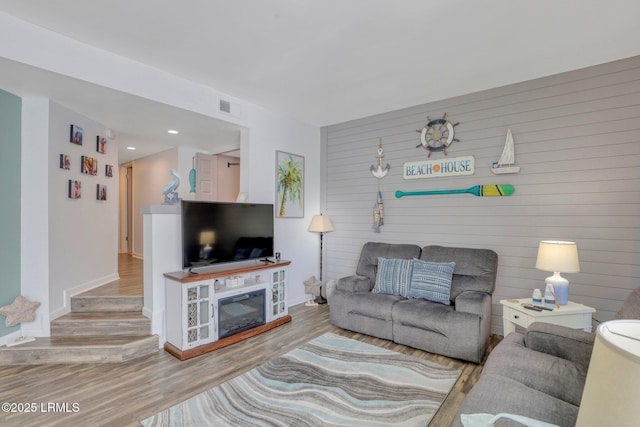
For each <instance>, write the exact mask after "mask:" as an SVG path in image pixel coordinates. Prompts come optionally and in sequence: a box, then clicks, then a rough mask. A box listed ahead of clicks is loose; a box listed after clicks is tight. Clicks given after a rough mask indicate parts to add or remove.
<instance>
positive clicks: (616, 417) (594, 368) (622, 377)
mask: <svg viewBox="0 0 640 427" xmlns="http://www.w3.org/2000/svg"><path fill="white" fill-rule="evenodd" d="M638 396H640V320H612V321H609V322H605V323H602V324H601V325H600V326H598V329H597V331H596V340H595V343H594V346H593V353H592V354H591V362H590V363H589V371H588V372H587V380H586V382H585V386H584V392H583V394H582V401H581V402H580V410H579V411H578V421H577V422H576V426H578V427H591V426H616V427H627V426H629V427H632V426H633V427H635V426H637V425H639V418H638V406H639V405H638V404H639V402H640V400H639V397H638Z"/></svg>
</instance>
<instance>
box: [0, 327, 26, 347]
mask: <svg viewBox="0 0 640 427" xmlns="http://www.w3.org/2000/svg"><path fill="white" fill-rule="evenodd" d="M21 336H22V332H21V331H19V330H18V331H15V332H11V333H10V334H7V335H4V336H2V337H0V346H4V345H7V344H10V343H12V342H14V341H15V340H17V339H18V338H20V337H21Z"/></svg>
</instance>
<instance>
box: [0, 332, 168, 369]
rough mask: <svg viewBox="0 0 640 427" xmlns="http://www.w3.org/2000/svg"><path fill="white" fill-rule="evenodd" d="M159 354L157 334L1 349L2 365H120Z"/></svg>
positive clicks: (41, 340)
mask: <svg viewBox="0 0 640 427" xmlns="http://www.w3.org/2000/svg"><path fill="white" fill-rule="evenodd" d="M157 352H158V336H157V335H147V336H124V335H121V336H106V337H105V336H72V337H69V336H66V337H51V338H36V339H35V341H31V342H28V343H25V344H21V345H17V346H13V347H2V348H0V365H45V364H74V363H120V362H126V361H129V360H132V359H136V358H139V357H144V356H148V355H150V354H154V353H157Z"/></svg>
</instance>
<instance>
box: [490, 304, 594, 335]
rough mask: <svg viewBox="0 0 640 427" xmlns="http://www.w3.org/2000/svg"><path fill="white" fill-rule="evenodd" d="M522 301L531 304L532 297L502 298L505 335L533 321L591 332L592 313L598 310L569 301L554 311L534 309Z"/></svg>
mask: <svg viewBox="0 0 640 427" xmlns="http://www.w3.org/2000/svg"><path fill="white" fill-rule="evenodd" d="M515 301H517V302H515ZM522 303H528V304H531V298H521V299H518V300H512V299H508V300H506V299H503V300H500V304H502V324H503V329H504V336H505V337H506V336H507V335H508V334H510V333H511V332H515V330H516V326H522V327H523V328H526V327H528V326H529V325H530V324H532V323H533V322H545V323H553V324H554V325H560V326H566V327H568V328H573V329H583V330H585V331H587V332H591V313H595V311H596V309H595V308H593V307H589V306H586V305H582V304H578V303H575V302H571V301H569V303H568V304H567V305H561V306H560V308H556V307H554V308H553V311H548V310H542V311H534V310H529V309H526V308H524V307H523V306H522Z"/></svg>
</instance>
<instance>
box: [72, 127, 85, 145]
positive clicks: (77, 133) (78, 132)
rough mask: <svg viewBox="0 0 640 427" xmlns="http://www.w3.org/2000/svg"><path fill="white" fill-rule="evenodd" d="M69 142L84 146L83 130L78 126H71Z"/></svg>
mask: <svg viewBox="0 0 640 427" xmlns="http://www.w3.org/2000/svg"><path fill="white" fill-rule="evenodd" d="M69 142H71V143H72V144H76V145H82V128H81V127H80V126H78V125H71V132H70V135H69Z"/></svg>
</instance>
